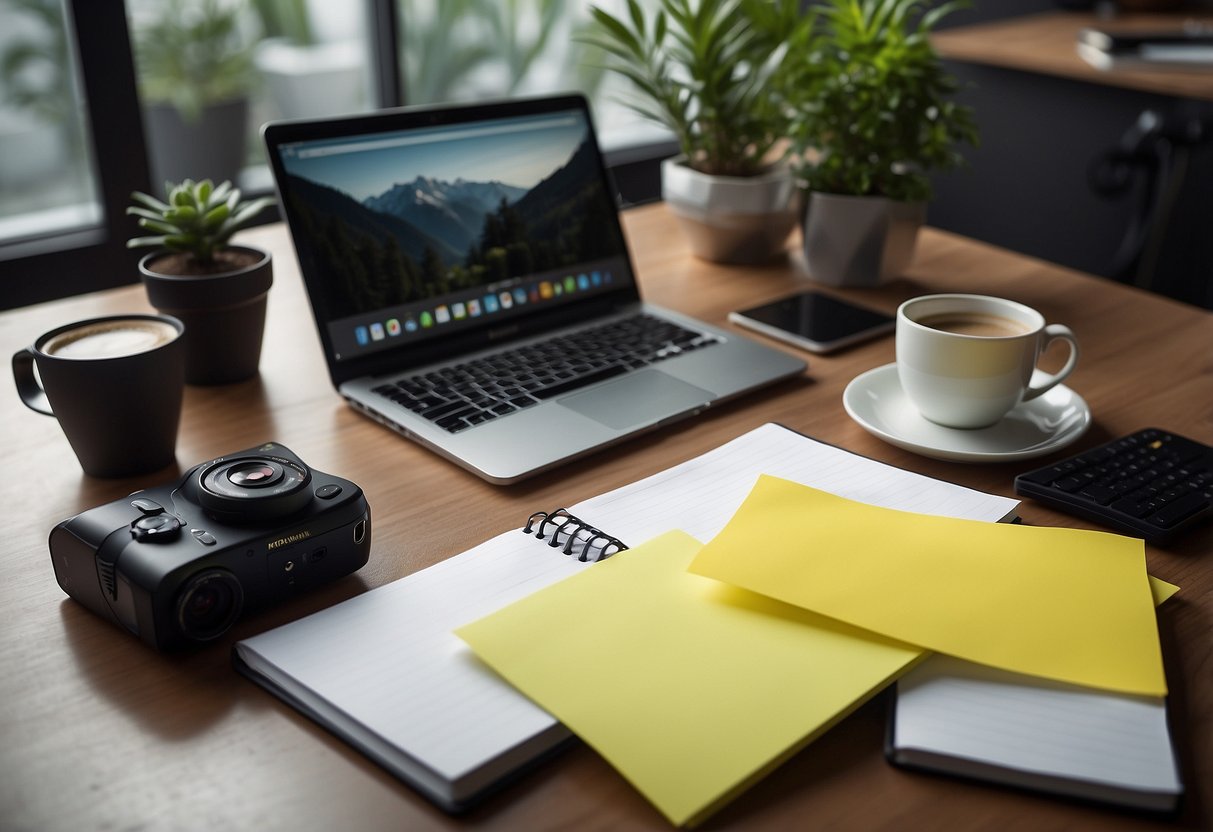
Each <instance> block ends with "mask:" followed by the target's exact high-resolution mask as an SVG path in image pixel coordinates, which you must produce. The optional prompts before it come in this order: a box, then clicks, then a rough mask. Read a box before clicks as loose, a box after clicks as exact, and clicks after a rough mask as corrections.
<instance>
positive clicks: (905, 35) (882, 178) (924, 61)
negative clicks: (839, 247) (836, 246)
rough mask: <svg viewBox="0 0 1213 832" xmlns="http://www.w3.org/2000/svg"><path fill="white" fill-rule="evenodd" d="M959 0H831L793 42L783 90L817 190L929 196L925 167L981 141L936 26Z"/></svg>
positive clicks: (954, 158) (943, 163)
mask: <svg viewBox="0 0 1213 832" xmlns="http://www.w3.org/2000/svg"><path fill="white" fill-rule="evenodd" d="M959 5H960V4H957V3H945V4H944V5H942V6H938V7H936V8H933V9H932V8H930V7H929V5H928V4H927V3H926V2H924V0H830V2H829V6H828V8H826V9H825V11H824V14H823V15H822V16H821V17H820V18H819V19H818V21H817V25H816V26H814V27H813V29H812V30H811V31H807V32H802V33H800V34H801V38H802V40H801V41H800V42H798V43H794V44H792V45H791V48H790V49H789V54H790V55H795V56H797V57H796V59H795V60H794V61H788V62H785V65H784V67H783V69H782V72H781V76H780V79H779V82H778V84H777V86H778V88H779V92H780V94H781V96H782V98H783V100H784V102H785V104H786V105H787V106H788V107H789V110H790V112H791V115H792V124H791V130H790V132H789V135H790V138H791V139H792V142H793V147H794V149H795V151H796V153H797V156H798V157H799V159H800V162H799V165H798V167H799V173H800V174H801V176H802V177H803V179H804V181H805V182H806V184H807V185H808V187H809V188H810V189H811V190H815V191H822V192H825V193H832V194H844V195H850V196H866V195H874V196H885V197H889V198H891V199H895V200H902V201H909V200H926V199H929V198H930V195H931V183H930V180H929V178H928V173H929V172H930V171H932V170H944V169H948V168H954V167H957V166H959V165H961V164H962V163H963V161H964V157H963V156H962V155H961V153H960V151H959V150H958V145H959V144H960V143H968V144H971V145H976V144H977V141H978V131H977V125H976V122H975V120H974V117H973V112H972V110H971V109H970V108H968V107H965V106H963V105H960V104H957V103H956V102H955V101H952V100H951V96H952V95H953V94H954V93H956V92H957V90H958V89H959V86H960V85H959V83H958V82H957V80H956V79H955V78H954V77H953V76H952V75H951V74H949V73H948V72H947V71H946V70H945V68H944V67H943V66H942V64H941V63H940V60H939V56H938V55H937V54H936V53H935V50H934V49H933V48H932V46H931V42H930V32H931V30H932V29H933V28H934V26H935V25H936V24H937V23H938V22H939V20H940V19H941V18H942V17H944V16H945V15H947V14H949V13H951V12H952V11H954V10H955V9H956V8H957V7H958V6H959Z"/></svg>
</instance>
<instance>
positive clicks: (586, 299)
mask: <svg viewBox="0 0 1213 832" xmlns="http://www.w3.org/2000/svg"><path fill="white" fill-rule="evenodd" d="M263 132H264V136H265V141H266V145H267V147H268V150H269V159H270V164H271V167H272V169H273V172H274V179H275V181H276V183H277V186H278V194H279V197H280V199H281V202H282V206H283V209H284V211H285V213H286V220H287V223H288V224H289V226H290V230H291V235H292V237H293V238H294V243H295V248H296V251H297V253H298V255H299V266H300V269H301V271H302V274H303V279H304V283H305V284H306V286H307V292H308V296H309V298H310V300H311V306H312V312H313V314H314V316H315V319H316V326H317V328H318V329H319V332H320V340H321V343H322V344H323V347H324V353H325V358H326V360H327V362H328V368H329V373H330V375H331V377H332V381H333V385H334V386H335V387H336V388H337V390H338V391H339V392H340V394H341V395H342V396H343V397H345V399H346V401H348V402H349V403H350V404H351V405H352V406H353V407H355V408H357V409H358V410H359V411H361V412H363V413H365V414H367V415H369V416H371V417H372V418H374V419H376V420H377V421H379V422H381V423H382V424H384V425H386V426H388V427H390V428H392V429H393V430H395V431H397V432H399V433H401V434H403V435H404V436H406V437H408V438H409V439H412V440H415V441H417V442H420V443H421V444H422V445H425V446H426V447H428V448H431V449H433V450H435V451H437V452H438V453H439V454H441V455H443V456H445V457H447V458H448V459H450V460H452V461H454V462H456V463H458V464H459V465H462V466H463V467H465V468H467V469H468V470H470V471H473V472H475V473H476V474H478V475H479V476H481V477H483V478H485V479H486V480H489V481H490V482H494V483H509V482H514V481H516V480H519V479H522V478H524V477H527V476H530V475H533V474H535V473H538V472H540V471H544V470H546V469H549V468H552V467H554V466H556V465H559V464H561V463H563V462H567V461H568V460H571V459H573V458H575V457H578V456H581V455H583V454H586V453H588V452H590V451H593V450H595V449H598V448H601V447H603V446H606V445H610V444H612V443H615V442H619V441H621V440H623V439H625V438H627V437H629V436H632V435H634V434H637V433H639V432H641V431H645V430H651V429H654V428H657V427H659V426H662V425H665V424H668V423H670V422H672V421H674V420H676V419H681V418H684V417H687V416H690V415H692V414H695V413H698V412H700V411H702V410H704V409H705V408H708V407H710V406H712V405H713V404H715V403H717V402H719V401H722V400H724V399H728V398H731V397H734V396H737V395H740V394H742V393H745V392H747V391H749V390H752V389H754V388H757V387H760V386H762V385H765V384H769V383H771V382H774V381H776V380H778V379H781V378H785V377H787V376H791V375H795V374H797V373H800V372H801V371H802V370H803V369H804V367H805V364H804V362H803V361H800V360H798V359H796V358H793V357H792V356H789V355H787V354H785V353H782V352H779V351H776V350H773V349H770V348H768V347H765V346H763V345H760V344H757V343H754V342H752V341H750V340H748V339H746V338H744V337H742V336H740V335H737V334H734V333H732V332H728V331H725V330H721V329H716V328H713V327H710V326H708V325H706V324H704V323H702V322H700V321H696V320H694V319H691V318H688V317H685V316H683V315H678V314H675V313H673V312H670V311H667V310H663V309H659V308H656V307H654V306H651V305H649V304H645V303H643V302H642V301H641V299H640V294H639V291H638V289H637V286H636V277H635V274H634V273H633V270H632V265H631V262H630V260H629V257H628V251H627V247H626V244H625V242H624V237H623V232H622V230H621V228H620V225H619V217H618V213H617V209H616V205H615V201H614V199H613V198H612V190H611V188H610V186H609V182H608V177H607V172H606V169H605V167H604V165H603V162H602V157H601V154H600V152H599V149H598V145H597V141H596V139H595V136H594V131H593V127H592V125H591V122H590V114H589V110H588V107H587V104H586V101H585V99H584V98H582V97H581V96H576V95H570V96H559V97H550V98H540V99H528V100H518V101H508V102H497V103H492V104H478V105H470V106H446V107H439V108H410V109H404V110H393V111H383V112H378V113H374V114H369V115H364V116H354V117H343V118H339V119H324V120H316V121H290V122H277V123H271V124H268V125H266V127H265V128H264V131H263Z"/></svg>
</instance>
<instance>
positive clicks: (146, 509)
mask: <svg viewBox="0 0 1213 832" xmlns="http://www.w3.org/2000/svg"><path fill="white" fill-rule="evenodd" d="M131 505H132V506H134V507H135V508H137V509H139V512H140V513H141V514H163V513H164V506H162V505H160V504H159V503H157V502H156V501H155V500H149V499H147V498H146V497H140V498H139V499H137V500H131Z"/></svg>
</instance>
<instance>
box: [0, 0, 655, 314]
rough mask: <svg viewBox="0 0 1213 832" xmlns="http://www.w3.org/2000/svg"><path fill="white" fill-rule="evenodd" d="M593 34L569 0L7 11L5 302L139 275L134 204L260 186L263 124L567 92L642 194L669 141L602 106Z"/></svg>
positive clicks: (233, 2) (28, 6) (1, 195)
mask: <svg viewBox="0 0 1213 832" xmlns="http://www.w3.org/2000/svg"><path fill="white" fill-rule="evenodd" d="M642 2H644V3H646V4H651V3H652V2H654V0H642ZM601 3H602V5H603V6H604V7H606V8H608V9H611V10H612V11H615V12H622V11H623V10H624V9H625V8H626V0H601ZM588 21H589V13H588V5H587V4H586V3H583V2H579V0H365V2H363V3H332V2H328V0H125V3H118V2H100V3H99V2H96V0H7V2H6V3H5V4H4V5H3V6H0V55H7V54H8V53H9V52H11V50H13V49H16V50H17V51H16V52H11V54H14V55H15V56H16V57H13V58H8V57H7V56H6V57H5V58H4V61H3V68H4V74H3V77H0V308H11V307H16V306H22V305H25V304H29V303H34V302H37V301H40V300H46V299H50V298H54V297H62V296H66V295H70V294H76V293H79V292H83V291H90V290H94V289H101V288H106V287H109V286H116V285H121V284H123V283H130V282H133V281H135V280H136V279H137V269H136V265H135V264H136V263H137V261H138V254H137V253H135V252H131V251H129V250H127V249H126V248H125V242H126V240H127V239H128V238H129V237H131V236H134V234H135V233H136V231H137V229H136V228H135V226H134V222H133V220H132V219H131V218H130V217H128V216H127V215H126V213H125V211H126V207H127V205H128V204H129V202H130V193H131V191H133V190H142V191H151V192H158V191H161V190H162V189H163V183H164V180H165V179H168V180H173V181H177V180H180V179H183V178H186V177H190V178H194V179H198V178H204V177H210V178H212V179H216V180H221V179H233V180H234V181H236V182H237V183H238V184H239V185H240V186H241V187H243V188H244V189H245V190H246V191H248V192H251V193H257V192H265V191H268V190H270V189H271V186H272V183H271V181H270V178H269V173H268V169H267V168H266V166H265V165H264V163H263V162H264V159H263V154H262V150H261V141H260V137H259V127H260V125H261V124H262V123H263V122H265V121H268V120H271V119H278V118H299V117H313V116H322V115H336V114H340V113H348V112H358V111H366V110H370V109H373V108H377V107H390V106H398V105H400V104H403V103H432V102H436V101H443V100H473V99H486V98H502V97H506V96H521V95H536V94H540V93H546V92H554V91H567V90H569V89H580V90H582V91H583V92H585V93H587V95H589V96H590V98H591V101H592V102H593V104H594V108H595V121H596V125H597V127H598V131H599V134H600V137H601V140H602V144H603V147H604V149H605V150H606V152H607V159H608V163H609V164H612V165H613V166H615V165H616V164H618V163H622V164H618V166H617V167H615V172H616V180H617V182H618V184H619V185H620V190H621V193H622V194H623V198H624V200H625V201H638V200H639V199H644V198H649V197H651V196H653V195H655V193H656V182H657V174H656V165H657V159H659V158H660V157H661V156H666V155H671V154H672V153H673V152H674V147H673V143H672V141H671V140H670V139H669V137H668V136H667V135H666V134H664V133H662V132H661V131H659V130H657V129H655V128H653V127H652V126H650V125H648V124H646V123H644V122H641V121H640V120H639V119H638V118H637V117H636V116H635V115H634V114H632V113H631V111H630V110H627V109H626V108H624V107H622V106H621V105H620V104H618V103H617V102H616V101H615V97H616V95H617V94H618V93H619V92H620V91H621V88H622V84H621V82H620V79H618V78H615V77H613V76H612V75H610V74H607V73H605V72H604V71H603V70H602V69H601V68H599V67H598V65H597V63H596V62H595V61H593V60H592V56H591V55H590V54H589V53H588V52H587V47H585V46H584V45H583V44H580V43H579V42H578V40H577V37H578V35H579V34H580V33H581V32H582V31H584V28H585V26H586V25H587V23H588ZM139 128H142V129H139ZM145 137H146V140H145ZM11 160H15V161H16V163H17V164H16V168H15V170H14V172H13V173H11V174H10V173H8V172H7V171H6V168H5V167H4V166H5V164H6V163H8V162H10V161H11ZM34 275H36V277H37V279H32V277H31V276H34Z"/></svg>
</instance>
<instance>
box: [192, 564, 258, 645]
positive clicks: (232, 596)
mask: <svg viewBox="0 0 1213 832" xmlns="http://www.w3.org/2000/svg"><path fill="white" fill-rule="evenodd" d="M243 606H244V590H243V589H242V588H241V586H240V581H238V580H236V576H235V575H233V574H232V573H231V572H228V571H227V570H226V569H208V570H206V571H204V572H199V573H198V574H197V575H194V576H193V577H192V578H190V580H189V581H188V582H187V583H186V585H185V588H184V589H182V590H181V593H180V594H179V595H178V596H177V626H178V627H180V628H181V634H182V635H184V636H185V637H186V638H188V639H190V640H192V641H209V640H210V639H213V638H217V637H218V636H221V635H223V633H225V632H227V629H228V628H229V627H231V626H232V624H233V623H234V622H235V621H236V619H237V618H238V617H239V616H240V611H241V609H242V608H243Z"/></svg>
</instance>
